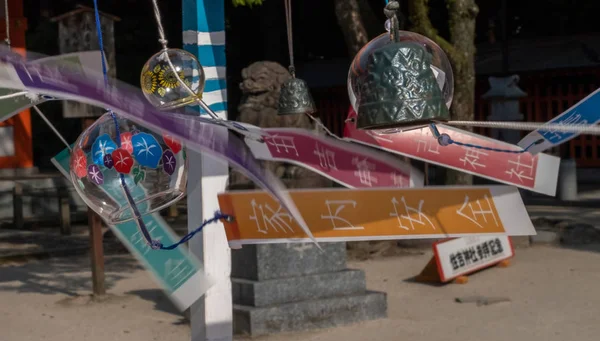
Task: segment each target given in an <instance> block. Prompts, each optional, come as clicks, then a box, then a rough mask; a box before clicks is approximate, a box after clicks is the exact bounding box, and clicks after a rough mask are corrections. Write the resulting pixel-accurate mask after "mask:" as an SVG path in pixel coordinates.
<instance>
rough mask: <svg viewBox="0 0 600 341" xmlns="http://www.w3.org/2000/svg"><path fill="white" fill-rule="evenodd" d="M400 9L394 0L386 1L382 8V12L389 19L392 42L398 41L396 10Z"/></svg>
mask: <svg viewBox="0 0 600 341" xmlns="http://www.w3.org/2000/svg"><path fill="white" fill-rule="evenodd" d="M399 9H400V4H399V3H398V1H396V0H392V1H388V2H387V3H386V5H385V7H384V9H383V14H385V16H386V17H387V18H388V20H389V21H390V39H391V40H392V41H393V42H396V43H397V42H399V41H400V23H399V22H398V16H397V15H396V12H397V11H398V10H399Z"/></svg>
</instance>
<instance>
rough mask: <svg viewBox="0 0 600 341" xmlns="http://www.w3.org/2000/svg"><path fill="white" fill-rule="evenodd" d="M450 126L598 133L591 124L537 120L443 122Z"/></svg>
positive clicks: (599, 133)
mask: <svg viewBox="0 0 600 341" xmlns="http://www.w3.org/2000/svg"><path fill="white" fill-rule="evenodd" d="M443 123H444V124H447V125H452V126H465V127H480V128H492V129H510V130H528V131H534V130H543V131H554V132H563V133H577V134H587V135H600V126H597V125H592V124H562V123H537V122H508V121H507V122H480V121H449V122H443Z"/></svg>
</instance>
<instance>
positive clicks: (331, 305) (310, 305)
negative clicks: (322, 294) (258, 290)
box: [233, 288, 387, 337]
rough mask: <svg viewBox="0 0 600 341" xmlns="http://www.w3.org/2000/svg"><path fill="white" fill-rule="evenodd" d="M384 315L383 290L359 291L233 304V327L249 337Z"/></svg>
mask: <svg viewBox="0 0 600 341" xmlns="http://www.w3.org/2000/svg"><path fill="white" fill-rule="evenodd" d="M307 289H308V288H307ZM386 317H387V299H386V294H385V293H381V292H372V291H366V292H363V293H361V294H356V295H349V296H341V297H332V298H323V299H316V300H310V301H302V302H296V303H287V304H282V305H278V306H268V307H259V308H257V307H249V306H241V305H234V307H233V330H234V333H236V334H246V335H250V336H252V337H254V336H260V335H267V334H274V333H281V332H297V331H306V330H313V329H319V328H331V327H337V326H340V325H345V324H351V323H356V322H360V321H366V320H375V319H380V318H386Z"/></svg>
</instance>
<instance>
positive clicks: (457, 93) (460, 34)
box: [446, 0, 479, 185]
mask: <svg viewBox="0 0 600 341" xmlns="http://www.w3.org/2000/svg"><path fill="white" fill-rule="evenodd" d="M446 3H447V5H448V14H449V28H450V43H451V44H452V46H454V51H453V53H452V54H451V55H450V63H451V64H452V68H453V70H454V99H453V100H452V107H451V110H450V117H451V119H453V120H458V121H472V120H474V119H475V20H476V18H477V13H478V12H479V8H478V7H477V5H476V4H475V0H446ZM469 130H472V129H470V128H469ZM446 183H448V184H457V185H470V184H472V183H473V176H472V175H470V174H467V173H464V172H459V171H455V170H450V169H448V170H447V171H446Z"/></svg>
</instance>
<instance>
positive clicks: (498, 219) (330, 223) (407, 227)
mask: <svg viewBox="0 0 600 341" xmlns="http://www.w3.org/2000/svg"><path fill="white" fill-rule="evenodd" d="M290 195H291V197H292V200H293V201H294V203H295V204H296V206H297V207H298V209H299V211H300V213H301V214H302V216H303V217H304V219H305V221H306V223H307V224H308V226H309V228H310V230H311V232H312V233H313V235H314V236H315V238H316V239H317V240H318V241H320V242H328V241H330V242H336V241H352V240H384V239H417V238H446V237H462V236H473V235H476V236H482V235H483V236H485V235H511V236H518V235H533V234H535V229H534V228H533V225H532V224H531V220H530V218H529V216H528V214H527V211H526V210H525V206H524V204H523V201H522V199H521V196H520V194H519V191H518V189H517V188H516V187H512V186H475V187H449V186H445V187H426V188H410V189H408V188H407V189H390V188H381V189H354V190H347V189H319V190H295V191H290ZM219 204H220V207H221V211H222V212H223V213H225V214H229V215H233V216H234V217H235V221H234V222H232V223H225V230H226V233H227V239H228V240H229V244H230V246H231V247H239V246H241V245H243V244H261V243H284V242H306V241H309V239H308V238H307V236H306V234H305V233H304V232H303V231H302V229H301V228H300V227H298V226H297V225H296V224H295V222H294V221H293V219H292V218H291V217H290V215H289V214H288V213H287V212H286V211H285V210H284V209H283V208H282V207H281V206H280V205H279V204H278V203H277V202H276V201H275V200H273V199H272V198H271V196H269V195H268V194H267V193H265V192H262V191H239V192H227V193H222V194H219Z"/></svg>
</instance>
